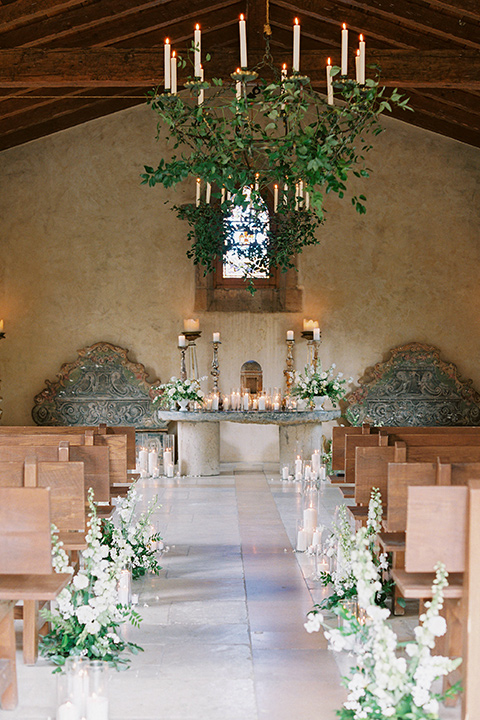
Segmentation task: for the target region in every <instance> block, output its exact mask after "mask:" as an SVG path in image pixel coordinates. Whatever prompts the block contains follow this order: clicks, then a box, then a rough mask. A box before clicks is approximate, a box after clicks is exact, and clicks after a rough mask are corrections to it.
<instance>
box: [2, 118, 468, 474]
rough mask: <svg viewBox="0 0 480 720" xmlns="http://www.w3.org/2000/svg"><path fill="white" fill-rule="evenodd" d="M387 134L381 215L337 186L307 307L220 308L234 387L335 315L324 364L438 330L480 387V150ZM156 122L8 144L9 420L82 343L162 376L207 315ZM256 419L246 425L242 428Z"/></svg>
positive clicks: (344, 364) (206, 351) (377, 159)
mask: <svg viewBox="0 0 480 720" xmlns="http://www.w3.org/2000/svg"><path fill="white" fill-rule="evenodd" d="M385 126H386V129H387V131H386V132H385V133H383V134H382V135H381V136H380V137H379V138H378V139H377V140H376V141H375V149H374V150H373V151H372V153H370V157H369V166H370V167H371V168H373V171H374V172H373V175H372V178H371V179H370V180H367V181H366V182H364V183H363V184H362V186H361V188H360V189H361V190H363V191H365V194H366V195H367V198H368V203H367V204H368V212H367V215H366V216H362V217H361V216H358V215H356V213H355V212H354V210H353V209H352V208H351V206H350V204H349V201H347V200H343V201H338V200H337V199H332V200H330V201H329V203H328V209H329V212H328V217H327V222H326V224H325V226H324V227H323V228H321V229H320V232H319V236H320V239H321V244H320V245H319V246H318V247H315V248H309V249H307V250H306V251H305V252H304V253H303V254H302V255H301V256H300V259H299V283H300V284H301V285H303V286H304V289H305V294H304V298H305V308H304V311H303V312H302V313H298V314H293V315H289V314H273V315H268V316H265V315H258V314H248V313H243V314H242V313H238V314H237V313H205V314H203V315H201V316H200V322H201V327H202V330H203V338H202V339H201V340H200V341H199V343H198V353H199V360H200V365H201V369H202V372H204V373H208V371H209V362H210V351H211V347H210V345H209V343H208V342H207V341H208V340H209V339H210V337H211V332H212V331H220V332H221V334H222V340H223V344H222V346H221V351H220V362H221V372H222V374H221V385H222V387H223V388H224V389H225V388H229V387H230V386H232V385H238V374H239V368H240V365H241V364H242V362H243V361H245V360H248V359H256V360H258V361H259V362H260V363H261V364H262V366H263V367H264V372H265V384H266V385H271V386H274V385H280V384H281V382H282V380H283V375H282V370H283V362H284V356H285V344H284V337H285V331H286V330H287V329H294V330H295V331H296V337H297V339H298V340H299V342H298V344H297V347H296V357H297V367H302V366H303V364H304V362H305V359H306V347H305V344H304V343H303V342H301V341H300V332H299V331H300V329H301V319H302V317H313V318H318V319H319V320H320V325H321V328H322V334H323V344H322V347H321V356H322V359H323V361H324V363H330V362H333V361H335V362H336V363H337V366H338V368H339V369H341V370H343V371H344V372H345V374H347V375H353V376H354V377H355V378H358V376H359V374H361V373H362V371H363V370H364V368H365V367H367V366H368V365H371V364H372V363H374V362H376V361H378V360H379V359H381V358H382V356H384V354H385V353H386V351H387V350H388V349H389V348H391V347H394V346H396V345H399V344H401V343H404V342H408V341H411V340H418V341H424V342H428V343H432V344H434V345H437V346H439V347H440V348H441V350H442V352H443V355H444V357H445V358H447V359H449V360H451V361H453V362H455V363H457V365H458V366H459V368H460V370H461V372H462V373H463V374H464V375H465V376H467V377H471V378H473V380H474V383H475V384H476V386H477V387H480V366H479V363H478V357H479V354H480V326H479V325H480V290H479V282H478V277H479V274H480V273H479V271H480V244H479V242H478V240H479V238H478V229H479V208H480V202H479V201H480V197H479V194H480V193H479V176H480V173H479V171H480V151H478V150H476V149H474V148H470V147H468V146H466V145H462V144H460V143H457V142H455V141H453V140H449V139H446V138H442V137H440V136H437V135H434V134H432V133H427V132H424V131H422V130H418V129H415V128H412V127H409V126H407V125H405V124H403V123H401V122H397V121H393V120H387V121H386V122H385ZM154 136H155V118H154V116H153V114H152V113H151V111H150V110H148V109H147V108H136V109H132V110H127V111H124V112H122V113H118V114H116V115H112V116H110V117H108V118H105V119H101V120H97V121H93V122H91V123H88V124H86V125H84V126H82V127H78V128H74V129H72V130H68V131H65V132H62V133H58V134H56V135H53V136H51V137H49V138H45V139H43V140H39V141H36V142H33V143H30V144H27V145H25V146H23V147H19V148H15V149H12V150H8V151H5V152H3V153H1V154H0V233H1V240H2V261H3V263H2V266H1V269H0V283H1V287H0V317H2V316H3V317H4V318H5V324H6V332H7V339H6V340H4V341H2V342H1V343H0V377H1V379H2V389H1V394H2V395H3V402H2V405H3V411H4V413H3V418H2V422H3V423H4V424H18V423H27V424H28V423H30V422H31V419H30V410H31V407H32V400H33V396H34V395H35V394H36V393H37V392H39V391H40V390H41V389H42V388H43V387H44V380H45V378H49V379H54V377H55V373H56V372H57V370H58V369H59V366H60V364H61V363H63V362H65V361H68V360H74V359H75V357H76V349H77V348H81V347H84V346H86V345H89V344H92V343H94V342H97V341H99V340H107V341H109V342H113V343H115V344H118V345H121V346H123V347H127V348H129V349H130V351H131V357H132V358H133V359H135V360H138V361H140V362H142V363H144V364H145V365H146V367H147V369H148V371H149V372H150V373H151V378H152V379H153V378H154V377H160V378H161V379H163V380H165V379H167V378H168V377H169V376H170V375H172V374H174V373H178V365H179V363H178V351H176V348H175V341H176V337H177V334H178V332H179V331H181V328H182V318H184V317H188V316H190V315H191V314H192V308H193V300H194V272H193V268H192V266H191V264H190V261H189V260H187V258H186V257H185V251H186V249H187V243H186V240H185V234H186V230H185V225H184V224H183V223H181V222H180V221H178V220H177V219H176V218H175V215H174V214H173V213H172V212H171V211H170V210H169V207H168V205H167V204H165V201H166V200H173V201H176V202H184V201H186V200H191V199H192V198H193V191H194V189H193V186H192V187H191V186H190V185H185V186H183V187H182V188H181V189H177V190H169V191H165V190H163V189H160V188H154V189H149V188H146V187H144V186H141V185H140V182H139V174H140V172H141V170H142V167H143V164H144V163H147V164H152V165H154V164H156V162H157V160H158V158H159V157H160V156H161V153H162V147H163V145H162V143H156V142H155V140H154ZM236 427H238V426H236ZM223 435H224V459H232V460H233V459H239V458H242V457H243V458H244V457H246V451H245V450H244V448H245V447H247V446H248V448H249V450H248V457H249V458H252V459H261V458H264V459H274V458H275V456H276V452H277V448H276V436H275V430H274V429H273V428H263V429H261V430H259V429H258V428H255V427H254V426H252V427H249V428H242V429H241V431H239V432H234V431H232V429H231V428H229V427H228V426H227V427H226V428H225V430H224V433H223Z"/></svg>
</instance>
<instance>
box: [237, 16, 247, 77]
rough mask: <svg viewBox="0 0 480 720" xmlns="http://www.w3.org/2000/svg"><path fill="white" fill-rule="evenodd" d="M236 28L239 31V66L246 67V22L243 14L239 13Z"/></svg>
mask: <svg viewBox="0 0 480 720" xmlns="http://www.w3.org/2000/svg"><path fill="white" fill-rule="evenodd" d="M238 30H239V33H240V67H242V68H246V67H247V23H246V22H245V18H244V16H243V15H240V20H239V21H238Z"/></svg>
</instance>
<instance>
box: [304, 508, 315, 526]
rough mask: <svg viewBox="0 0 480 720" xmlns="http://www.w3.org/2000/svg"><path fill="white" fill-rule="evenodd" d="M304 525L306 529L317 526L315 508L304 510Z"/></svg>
mask: <svg viewBox="0 0 480 720" xmlns="http://www.w3.org/2000/svg"><path fill="white" fill-rule="evenodd" d="M303 527H304V528H305V530H313V529H314V528H316V527H317V511H316V509H315V508H306V510H304V511H303Z"/></svg>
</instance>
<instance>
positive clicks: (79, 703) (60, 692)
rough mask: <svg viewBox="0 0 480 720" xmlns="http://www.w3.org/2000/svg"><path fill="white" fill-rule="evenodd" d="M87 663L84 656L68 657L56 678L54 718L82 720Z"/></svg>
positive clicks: (57, 719)
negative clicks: (55, 711)
mask: <svg viewBox="0 0 480 720" xmlns="http://www.w3.org/2000/svg"><path fill="white" fill-rule="evenodd" d="M88 665H89V661H88V659H87V658H84V657H78V656H77V657H69V658H67V659H66V660H65V666H64V671H63V672H62V673H61V674H60V675H59V676H58V680H57V713H56V720H83V719H84V718H85V713H86V701H87V695H88Z"/></svg>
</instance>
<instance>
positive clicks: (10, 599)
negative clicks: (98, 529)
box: [0, 488, 71, 710]
mask: <svg viewBox="0 0 480 720" xmlns="http://www.w3.org/2000/svg"><path fill="white" fill-rule="evenodd" d="M49 494H50V493H49V490H47V489H45V488H0V659H2V660H6V661H7V664H8V665H7V673H6V682H5V681H4V683H3V685H2V688H1V705H2V708H3V709H4V710H13V709H14V708H15V707H16V705H17V702H18V691H17V680H16V664H15V651H16V648H15V630H14V621H13V606H14V604H15V602H16V601H17V600H24V601H25V600H27V601H28V600H30V601H31V602H34V603H37V602H38V600H54V599H55V598H56V596H57V595H58V593H59V592H60V591H61V590H63V588H64V587H65V585H66V584H67V583H68V582H69V580H70V578H71V575H68V574H61V575H60V574H57V573H54V572H53V571H52V555H51V540H50V502H49Z"/></svg>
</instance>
